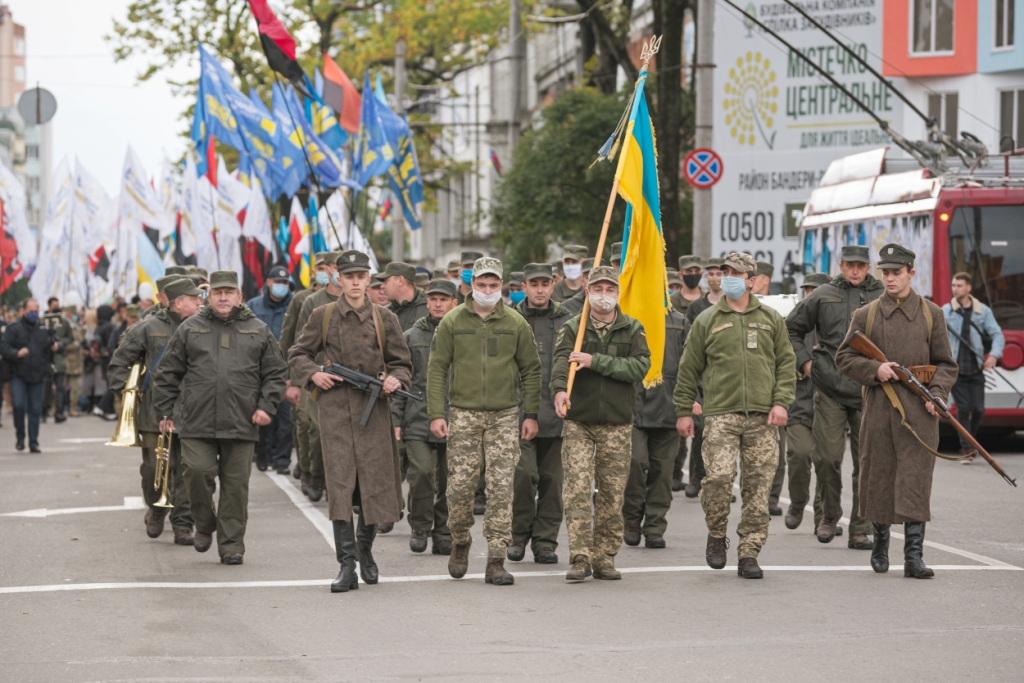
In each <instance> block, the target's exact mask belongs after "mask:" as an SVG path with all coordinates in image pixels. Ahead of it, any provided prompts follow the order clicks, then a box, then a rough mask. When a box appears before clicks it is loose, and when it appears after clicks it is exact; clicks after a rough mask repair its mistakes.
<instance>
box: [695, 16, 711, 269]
mask: <svg viewBox="0 0 1024 683" xmlns="http://www.w3.org/2000/svg"><path fill="white" fill-rule="evenodd" d="M696 47H697V50H696V52H697V54H696V60H697V63H696V64H695V65H694V67H695V70H696V76H697V78H696V80H697V82H696V83H695V86H696V88H697V111H696V112H695V113H696V117H695V118H696V122H695V123H696V125H695V128H696V131H695V133H696V135H695V140H694V142H695V143H696V146H697V147H698V148H700V147H707V148H710V147H711V145H712V139H711V131H712V127H711V124H712V121H713V119H714V97H715V64H714V61H715V0H697V46H696ZM712 222H713V213H712V206H711V190H710V189H708V190H697V189H694V191H693V253H694V254H698V255H700V256H703V257H705V258H706V257H709V256H712V254H711V234H712Z"/></svg>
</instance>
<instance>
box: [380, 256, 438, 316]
mask: <svg viewBox="0 0 1024 683" xmlns="http://www.w3.org/2000/svg"><path fill="white" fill-rule="evenodd" d="M381 280H383V282H384V293H385V294H386V295H387V297H388V300H389V301H390V302H391V305H390V306H388V308H389V310H390V311H391V312H392V313H394V314H395V315H396V316H397V317H398V323H399V324H400V325H401V326H402V332H405V331H406V330H408V329H409V328H410V327H412V326H413V325H415V324H416V321H417V320H419V319H421V318H422V317H423V316H425V315H429V312H428V311H427V295H426V294H424V293H423V291H422V290H420V289H419V288H418V287H417V286H416V268H415V267H413V266H410V265H409V264H408V263H402V262H401V261H392V262H391V263H389V264H388V265H387V266H386V267H385V268H384V273H383V275H382V276H381Z"/></svg>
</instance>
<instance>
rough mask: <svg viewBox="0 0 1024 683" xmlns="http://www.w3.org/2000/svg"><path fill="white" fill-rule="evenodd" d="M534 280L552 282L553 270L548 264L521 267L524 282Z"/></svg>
mask: <svg viewBox="0 0 1024 683" xmlns="http://www.w3.org/2000/svg"><path fill="white" fill-rule="evenodd" d="M536 278H547V279H549V280H553V279H555V269H554V268H552V267H551V264H550V263H527V264H526V265H525V266H523V280H524V281H526V280H533V279H536Z"/></svg>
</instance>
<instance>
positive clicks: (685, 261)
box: [670, 255, 704, 315]
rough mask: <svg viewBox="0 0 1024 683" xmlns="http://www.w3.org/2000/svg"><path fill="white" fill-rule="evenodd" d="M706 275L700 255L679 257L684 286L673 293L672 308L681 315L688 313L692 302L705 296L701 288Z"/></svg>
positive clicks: (680, 274) (680, 273) (681, 278)
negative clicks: (701, 282)
mask: <svg viewBox="0 0 1024 683" xmlns="http://www.w3.org/2000/svg"><path fill="white" fill-rule="evenodd" d="M702 277H704V263H703V261H701V258H700V256H693V255H687V256H680V257H679V279H680V280H681V281H682V288H681V289H680V290H679V291H678V292H676V293H675V294H673V295H672V297H671V299H670V300H671V302H672V310H673V311H675V312H677V313H679V314H680V315H686V311H687V309H688V308H690V304H692V303H693V302H694V301H697V300H698V299H700V298H701V297H702V296H704V291H703V290H701V288H700V281H701V278H702Z"/></svg>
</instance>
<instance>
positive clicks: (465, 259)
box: [459, 251, 484, 267]
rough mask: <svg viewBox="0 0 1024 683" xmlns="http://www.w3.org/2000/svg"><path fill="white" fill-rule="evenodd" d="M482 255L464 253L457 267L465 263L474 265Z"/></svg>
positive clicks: (473, 252) (478, 253)
mask: <svg viewBox="0 0 1024 683" xmlns="http://www.w3.org/2000/svg"><path fill="white" fill-rule="evenodd" d="M483 257H484V255H483V254H481V253H480V252H479V251H464V252H462V259H461V260H460V261H459V266H460V267H461V266H463V265H465V264H467V263H476V260H477V259H481V258H483Z"/></svg>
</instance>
